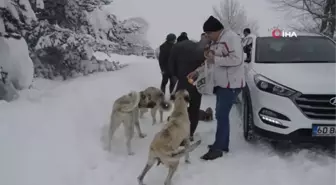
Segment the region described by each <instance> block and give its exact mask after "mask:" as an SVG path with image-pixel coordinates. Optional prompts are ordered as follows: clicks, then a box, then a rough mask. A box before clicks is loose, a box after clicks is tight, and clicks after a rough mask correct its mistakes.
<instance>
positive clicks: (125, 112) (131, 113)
mask: <svg viewBox="0 0 336 185" xmlns="http://www.w3.org/2000/svg"><path fill="white" fill-rule="evenodd" d="M154 106H156V104H153V103H151V101H149V98H148V96H146V94H145V92H144V91H140V92H136V91H131V92H130V93H128V94H126V95H123V96H121V97H120V98H118V99H116V100H115V101H114V104H113V108H112V113H111V117H110V125H109V130H108V137H107V139H108V142H107V149H108V151H111V142H112V137H113V135H114V133H115V131H116V130H117V129H118V128H119V126H120V125H121V124H122V123H123V125H124V130H125V137H126V147H127V153H128V155H134V152H133V151H132V147H131V140H132V139H133V135H134V126H135V128H136V131H137V133H138V135H139V137H140V138H144V137H146V134H144V133H143V132H142V131H141V128H140V122H139V109H140V108H153V107H154ZM162 110H167V109H164V108H162Z"/></svg>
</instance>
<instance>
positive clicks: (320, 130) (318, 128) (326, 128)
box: [312, 124, 336, 137]
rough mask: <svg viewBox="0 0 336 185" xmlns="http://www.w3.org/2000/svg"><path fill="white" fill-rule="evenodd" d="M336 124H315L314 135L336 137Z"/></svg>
mask: <svg viewBox="0 0 336 185" xmlns="http://www.w3.org/2000/svg"><path fill="white" fill-rule="evenodd" d="M335 131H336V126H335V125H315V124H314V125H313V128H312V135H313V136H318V137H321V136H322V137H336V132H335Z"/></svg>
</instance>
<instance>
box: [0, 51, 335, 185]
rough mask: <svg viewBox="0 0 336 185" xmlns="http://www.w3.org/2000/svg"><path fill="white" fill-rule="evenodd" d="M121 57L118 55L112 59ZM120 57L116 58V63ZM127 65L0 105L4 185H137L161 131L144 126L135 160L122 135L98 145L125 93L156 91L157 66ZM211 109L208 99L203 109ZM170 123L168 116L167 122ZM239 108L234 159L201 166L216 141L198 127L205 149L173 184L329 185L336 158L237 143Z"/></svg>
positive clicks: (152, 180)
mask: <svg viewBox="0 0 336 185" xmlns="http://www.w3.org/2000/svg"><path fill="white" fill-rule="evenodd" d="M115 57H118V56H115ZM119 57H120V56H119ZM120 59H122V60H123V61H124V62H130V63H131V64H130V65H129V66H128V67H126V68H124V69H122V70H120V71H115V72H110V73H100V74H94V75H91V76H87V77H79V78H77V79H74V80H71V81H67V82H56V81H53V82H52V81H47V80H36V81H35V84H34V86H35V88H34V89H32V90H30V91H29V92H27V91H26V92H22V96H21V98H20V99H19V100H18V101H15V102H12V103H10V104H9V103H4V102H0V110H1V111H0V120H1V121H0V149H1V151H0V184H1V185H136V184H137V182H136V177H137V176H138V175H139V173H140V171H141V170H142V168H143V165H144V164H145V161H146V159H147V151H148V145H149V143H150V141H151V139H152V138H153V135H154V133H156V132H157V131H158V130H159V129H160V127H161V126H162V125H160V124H157V125H155V126H152V125H151V119H150V116H149V115H148V113H147V114H146V115H145V118H144V119H142V120H141V125H142V128H143V131H144V132H145V133H147V134H148V136H147V137H146V138H145V139H139V138H137V137H136V138H135V139H134V140H133V143H134V144H133V146H134V151H135V152H136V154H135V155H134V156H127V155H126V149H125V144H124V143H125V139H124V136H123V128H122V127H121V128H120V129H119V130H118V131H117V132H116V135H115V137H114V141H113V149H112V150H113V151H112V153H107V152H106V151H104V150H103V149H102V146H101V141H100V137H101V129H102V127H103V126H104V125H106V124H107V123H108V121H109V116H110V111H111V107H112V103H113V101H114V100H115V98H117V97H118V96H120V95H122V94H123V93H126V92H129V91H130V90H140V89H143V88H145V87H147V86H158V85H159V83H160V78H161V77H160V74H159V69H158V65H157V62H156V61H155V60H148V59H145V58H143V57H134V56H130V57H125V56H124V57H120ZM208 106H212V107H213V106H214V98H213V97H205V98H204V99H203V102H202V108H206V107H208ZM165 116H167V114H166V115H165ZM238 117H239V116H238V113H237V109H235V108H234V109H233V110H232V114H231V128H232V132H231V133H232V137H231V152H230V153H229V154H228V155H227V156H225V157H223V158H222V159H219V160H216V161H212V162H203V161H201V160H200V159H199V157H200V156H201V155H202V154H203V153H204V152H206V146H207V144H210V143H211V142H212V140H213V135H214V131H215V123H214V122H213V123H203V122H201V123H200V126H199V128H198V132H199V133H200V134H201V136H202V138H203V143H202V144H201V146H200V147H199V148H198V149H196V150H195V151H194V152H193V153H192V154H191V159H192V164H190V165H186V164H185V163H181V166H180V168H179V170H178V173H177V174H176V175H175V176H174V179H173V182H174V184H175V185H189V184H190V185H205V184H211V185H223V184H227V185H243V184H250V185H270V184H272V185H316V184H321V185H332V184H334V183H335V159H334V158H331V157H329V156H327V155H325V154H323V153H322V154H321V153H317V152H312V151H309V150H300V151H298V152H292V153H290V154H288V155H280V154H279V153H278V152H274V151H273V149H271V148H269V147H268V146H266V145H261V144H260V145H250V144H247V143H245V141H244V140H243V137H242V129H241V126H240V124H241V121H240V119H239V118H238ZM166 173H167V169H165V168H163V167H162V166H158V167H155V168H153V169H152V171H150V172H149V174H148V176H147V178H146V179H145V182H146V183H147V185H159V184H163V181H164V178H165V177H166Z"/></svg>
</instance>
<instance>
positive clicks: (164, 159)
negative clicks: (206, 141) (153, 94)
mask: <svg viewBox="0 0 336 185" xmlns="http://www.w3.org/2000/svg"><path fill="white" fill-rule="evenodd" d="M172 100H173V101H174V109H173V112H172V113H171V115H170V118H169V121H168V123H166V124H165V125H164V126H163V128H162V130H161V131H160V132H158V133H157V134H156V135H155V136H154V139H153V141H152V143H151V144H150V148H149V154H148V160H147V162H146V165H145V167H144V169H143V170H142V172H141V174H140V175H139V176H138V182H139V185H144V183H143V179H144V177H145V175H146V174H147V172H148V171H149V170H150V169H151V168H152V167H153V165H154V164H155V163H156V162H157V164H158V165H159V164H161V163H162V164H163V165H165V166H166V167H168V168H169V172H168V176H167V178H166V180H165V182H164V184H165V185H171V180H172V177H173V175H174V173H175V172H176V170H177V167H178V165H179V162H180V158H181V157H183V156H185V162H187V163H190V162H189V152H191V151H193V150H194V149H195V148H196V147H197V146H198V145H199V144H200V143H201V140H198V141H197V142H194V143H193V144H192V145H190V140H189V135H190V128H189V127H190V121H189V117H188V110H187V108H188V104H189V100H190V99H189V93H188V91H186V90H179V91H177V92H176V93H175V94H174V95H173V96H172ZM182 142H184V143H185V145H184V146H180V144H181V143H182Z"/></svg>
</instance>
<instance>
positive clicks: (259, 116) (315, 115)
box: [243, 35, 336, 144]
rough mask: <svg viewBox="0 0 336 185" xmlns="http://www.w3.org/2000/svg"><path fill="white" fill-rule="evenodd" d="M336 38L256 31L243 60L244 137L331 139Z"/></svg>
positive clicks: (334, 128)
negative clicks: (248, 54)
mask: <svg viewBox="0 0 336 185" xmlns="http://www.w3.org/2000/svg"><path fill="white" fill-rule="evenodd" d="M335 49H336V45H335V42H334V41H333V40H331V39H329V38H327V37H324V36H320V35H298V37H294V38H293V37H291V38H273V37H256V38H254V39H253V48H252V57H251V58H252V60H251V62H250V63H249V64H246V83H247V86H246V88H245V89H244V91H243V100H244V101H243V102H244V103H243V107H244V109H243V110H244V111H243V112H244V116H243V118H244V119H243V120H244V126H243V129H244V137H245V140H247V141H251V140H252V139H254V138H255V137H254V136H255V135H259V136H262V137H266V138H269V139H271V140H289V141H292V142H299V143H302V142H314V143H315V142H318V143H320V144H327V143H328V144H332V143H334V142H335V136H336V121H335V118H336V84H335V77H336V63H335Z"/></svg>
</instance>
